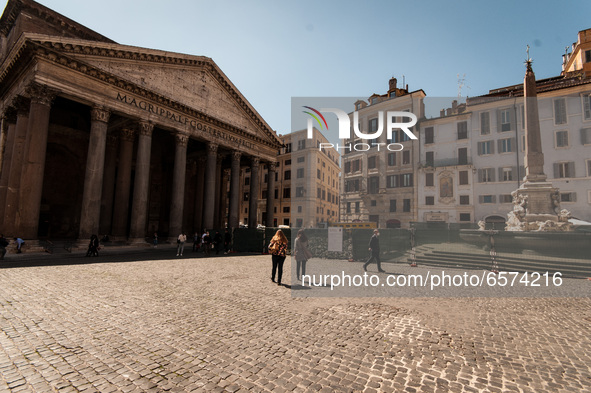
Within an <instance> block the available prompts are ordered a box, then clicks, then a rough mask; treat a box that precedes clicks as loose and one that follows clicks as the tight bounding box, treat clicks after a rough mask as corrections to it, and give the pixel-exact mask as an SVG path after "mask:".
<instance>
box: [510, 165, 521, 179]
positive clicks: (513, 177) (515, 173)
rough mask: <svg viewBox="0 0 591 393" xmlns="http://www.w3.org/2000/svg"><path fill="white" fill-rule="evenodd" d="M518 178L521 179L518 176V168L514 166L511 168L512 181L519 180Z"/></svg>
mask: <svg viewBox="0 0 591 393" xmlns="http://www.w3.org/2000/svg"><path fill="white" fill-rule="evenodd" d="M518 177H519V175H518V174H517V167H516V166H512V167H511V179H512V180H517V178H518Z"/></svg>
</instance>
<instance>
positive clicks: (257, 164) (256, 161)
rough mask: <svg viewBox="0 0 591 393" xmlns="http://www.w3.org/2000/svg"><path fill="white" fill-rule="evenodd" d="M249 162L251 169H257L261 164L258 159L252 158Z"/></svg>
mask: <svg viewBox="0 0 591 393" xmlns="http://www.w3.org/2000/svg"><path fill="white" fill-rule="evenodd" d="M251 162H252V167H253V168H257V169H258V168H259V165H260V163H261V159H260V158H258V157H252V159H251Z"/></svg>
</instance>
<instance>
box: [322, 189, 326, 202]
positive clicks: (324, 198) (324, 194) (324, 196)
mask: <svg viewBox="0 0 591 393" xmlns="http://www.w3.org/2000/svg"><path fill="white" fill-rule="evenodd" d="M322 200H323V201H326V190H322Z"/></svg>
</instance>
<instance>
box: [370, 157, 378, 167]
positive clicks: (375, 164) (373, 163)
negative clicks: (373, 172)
mask: <svg viewBox="0 0 591 393" xmlns="http://www.w3.org/2000/svg"><path fill="white" fill-rule="evenodd" d="M377 158H378V157H377V156H371V157H368V158H367V169H375V168H377V167H378V160H377Z"/></svg>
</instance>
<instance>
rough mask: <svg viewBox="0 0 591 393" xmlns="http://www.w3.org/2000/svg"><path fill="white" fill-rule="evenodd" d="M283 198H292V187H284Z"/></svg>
mask: <svg viewBox="0 0 591 393" xmlns="http://www.w3.org/2000/svg"><path fill="white" fill-rule="evenodd" d="M283 198H291V188H289V187H286V188H284V189H283Z"/></svg>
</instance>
